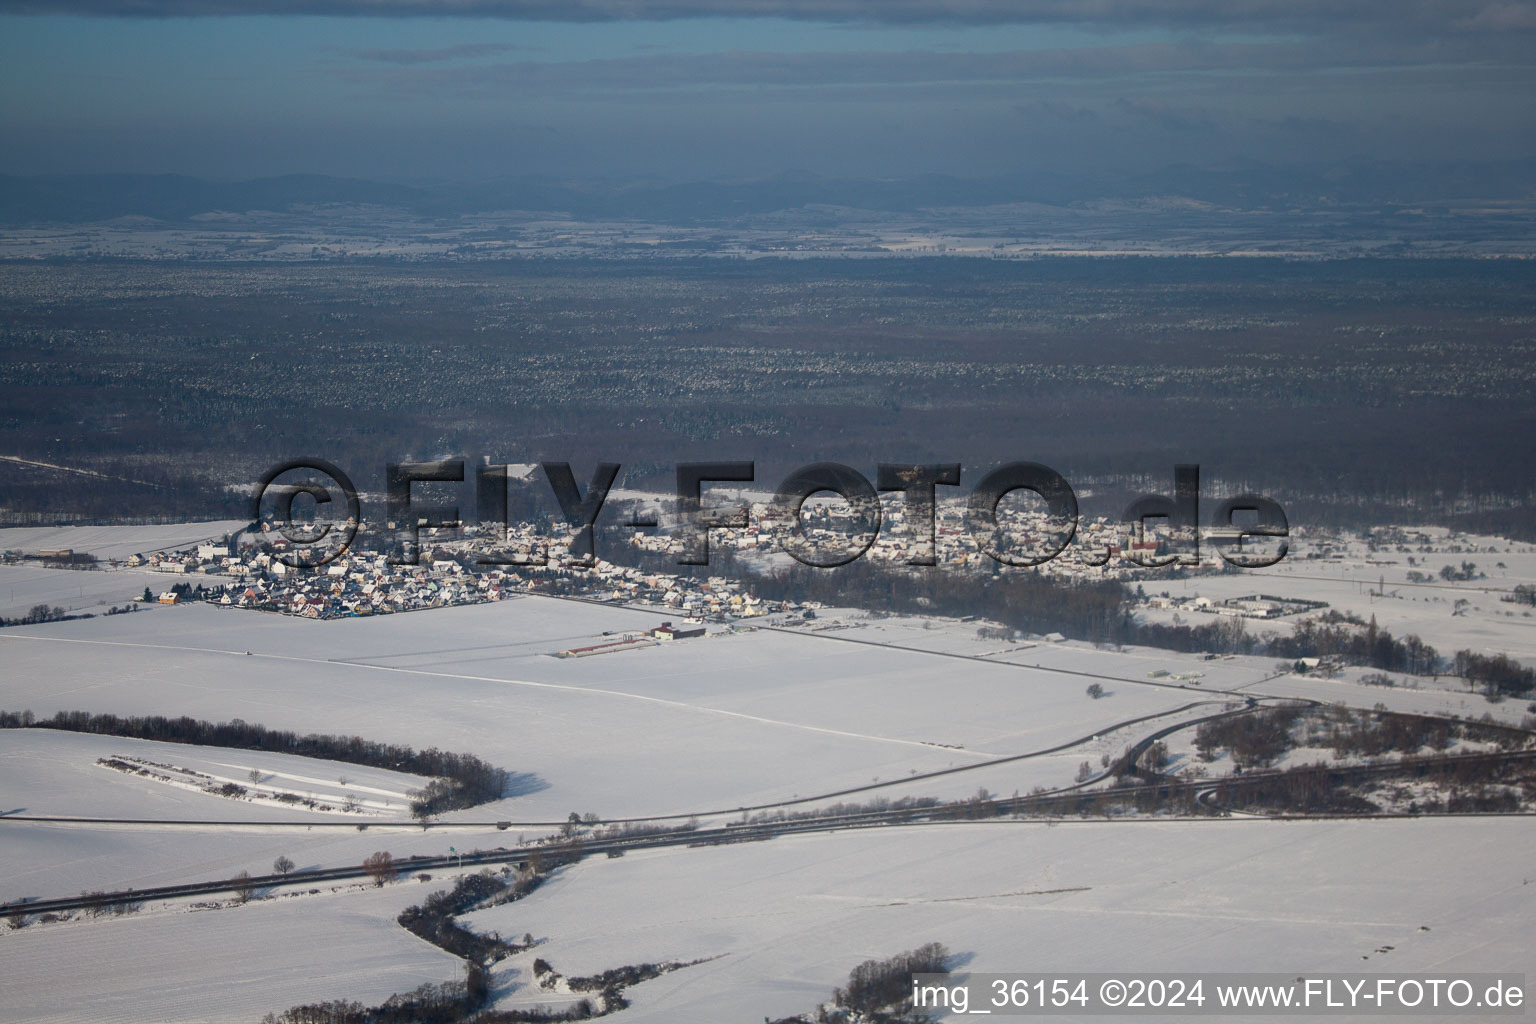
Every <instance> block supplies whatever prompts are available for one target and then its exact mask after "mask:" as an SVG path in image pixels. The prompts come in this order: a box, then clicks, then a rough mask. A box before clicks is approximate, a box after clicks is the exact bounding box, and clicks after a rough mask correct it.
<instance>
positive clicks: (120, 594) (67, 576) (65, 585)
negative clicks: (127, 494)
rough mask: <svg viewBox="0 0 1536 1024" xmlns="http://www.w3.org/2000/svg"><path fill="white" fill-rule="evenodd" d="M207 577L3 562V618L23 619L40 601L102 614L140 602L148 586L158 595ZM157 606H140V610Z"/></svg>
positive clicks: (0, 570)
mask: <svg viewBox="0 0 1536 1024" xmlns="http://www.w3.org/2000/svg"><path fill="white" fill-rule="evenodd" d="M205 579H206V577H201V576H171V575H169V574H167V573H162V572H148V571H146V570H141V569H111V570H96V569H46V568H44V567H43V566H41V565H38V564H37V563H35V562H27V563H17V564H14V565H0V618H6V619H15V618H20V617H21V616H23V615H25V614H26V613H27V612H29V611H31V610H32V609H33V608H34V607H36V606H37V605H40V604H46V605H48V606H49V607H52V608H64V609H67V610H68V611H71V612H93V613H95V614H97V615H100V614H102V613H103V612H105V611H106V610H107V609H108V608H110V607H116V606H122V605H125V604H132V603H133V602H135V601H138V600H139V598H141V597H143V596H144V588H145V587H148V588H149V589H150V592H151V593H153V594H154V595H156V596H157V597H158V596H159V595H160V594H161V593H162V592H164V591H166V590H169V589H171V586H172V584H175V583H182V582H187V583H192V584H193V585H196V584H198V583H203V582H204V581H205ZM156 607H157V606H155V605H140V606H139V611H140V612H147V611H153V610H154V609H155V608H156ZM135 614H138V613H137V612H136V613H135Z"/></svg>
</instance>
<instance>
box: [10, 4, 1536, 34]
mask: <svg viewBox="0 0 1536 1024" xmlns="http://www.w3.org/2000/svg"><path fill="white" fill-rule="evenodd" d="M0 12H6V13H17V14H43V13H46V14H94V15H101V16H110V17H167V16H178V17H180V16H188V17H192V16H207V15H214V16H217V15H235V14H242V15H243V14H319V15H333V16H338V15H339V16H346V15H357V16H369V17H423V16H431V17H489V18H507V19H514V20H540V21H577V22H580V21H636V20H649V21H666V20H672V19H677V18H697V17H728V18H743V17H773V18H790V19H797V20H805V21H822V22H850V21H851V22H879V23H913V22H936V23H943V22H948V23H960V24H1028V23H1073V24H1091V25H1104V26H1141V25H1158V26H1173V27H1185V28H1198V27H1203V26H1210V27H1215V26H1234V27H1243V26H1266V27H1274V28H1289V29H1294V30H1299V31H1305V32H1312V31H1327V30H1330V29H1335V28H1350V27H1354V28H1377V29H1380V30H1383V31H1389V32H1394V33H1400V32H1417V33H1420V34H1423V33H1433V32H1445V31H1472V32H1483V31H1516V30H1533V29H1536V4H1533V3H1532V2H1531V0H0Z"/></svg>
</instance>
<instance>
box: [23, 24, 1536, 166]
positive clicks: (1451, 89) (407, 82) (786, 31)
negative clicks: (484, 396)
mask: <svg viewBox="0 0 1536 1024" xmlns="http://www.w3.org/2000/svg"><path fill="white" fill-rule="evenodd" d="M80 12H88V13H83V14H82V13H80ZM1533 72H1536V2H1515V0H1491V2H1490V0H1161V2H1158V0H671V2H652V0H448V2H436V3H434V2H426V0H354V2H325V0H265V2H256V3H232V2H224V0H212V2H202V0H86V2H84V3H79V2H68V3H66V2H62V0H61V2H52V3H50V2H31V0H0V171H5V172H9V173H25V174H30V173H49V172H104V171H133V172H155V173H159V172H176V173H187V174H197V175H204V176H210V177H220V178H243V177H253V176H261V175H269V174H284V173H296V172H297V173H326V174H344V175H355V176H359V177H369V178H383V179H398V180H412V179H422V178H438V179H461V180H477V179H483V178H489V177H496V176H502V175H519V174H527V173H553V174H559V175H579V176H583V177H604V176H615V177H628V176H632V175H649V176H657V177H661V178H668V179H692V178H702V177H718V176H764V175H771V174H777V173H781V172H789V171H807V172H811V173H816V174H825V175H860V176H906V175H912V174H921V173H930V172H941V173H949V174H957V175H963V176H993V175H999V174H1008V173H1013V172H1029V171H1033V170H1041V169H1044V170H1052V171H1058V172H1061V171H1065V172H1068V173H1072V172H1078V171H1083V170H1088V169H1103V168H1108V169H1112V170H1138V169H1149V168H1155V167H1161V166H1164V165H1168V164H1173V163H1182V162H1188V163H1194V164H1200V165H1218V166H1219V165H1229V164H1232V163H1234V162H1238V161H1245V160H1254V161H1263V162H1287V161H1295V160H1308V161H1342V160H1353V159H1385V160H1392V161H1398V160H1409V161H1418V160H1444V159H1461V158H1466V159H1470V160H1479V161H1481V160H1498V159H1508V158H1519V159H1530V158H1532V157H1533V156H1536V74H1533Z"/></svg>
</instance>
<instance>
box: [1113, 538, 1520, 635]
mask: <svg viewBox="0 0 1536 1024" xmlns="http://www.w3.org/2000/svg"><path fill="white" fill-rule="evenodd" d="M1429 532H1430V533H1433V534H1435V537H1434V538H1433V539H1432V542H1431V543H1428V544H1424V545H1411V544H1410V545H1404V546H1405V547H1409V548H1410V549H1411V550H1410V551H1406V552H1404V551H1397V550H1395V549H1393V550H1377V551H1370V550H1368V549H1367V548H1366V547H1365V545H1364V544H1362V543H1360V542H1358V541H1356V542H1355V543H1353V544H1349V545H1343V544H1340V545H1339V546H1338V548H1337V550H1336V551H1335V554H1336V555H1337V557H1329V558H1316V559H1309V558H1307V557H1305V556H1306V553H1307V551H1308V549H1309V543H1310V542H1309V541H1308V539H1307V538H1306V536H1305V535H1303V536H1301V537H1299V538H1298V539H1297V540H1296V541H1295V542H1294V543H1293V544H1292V553H1291V555H1290V556H1289V557H1287V558H1286V559H1285V560H1284V561H1282V562H1281V563H1280V564H1278V565H1275V566H1272V567H1271V568H1268V569H1258V570H1247V571H1244V572H1240V573H1232V574H1227V575H1220V576H1194V577H1190V578H1187V579H1182V580H1158V581H1156V582H1155V583H1149V584H1148V585H1147V587H1146V590H1147V592H1148V594H1161V593H1162V592H1164V591H1167V593H1168V595H1169V596H1170V597H1172V598H1175V599H1193V598H1195V597H1208V598H1210V599H1211V600H1213V601H1222V600H1227V599H1229V598H1235V597H1246V596H1248V595H1251V594H1273V595H1276V596H1279V597H1292V598H1302V599H1305V600H1312V601H1326V602H1328V605H1329V607H1330V608H1334V609H1337V610H1338V611H1340V612H1347V613H1351V614H1354V615H1357V616H1359V617H1360V618H1361V619H1363V620H1369V619H1370V618H1371V616H1373V615H1374V616H1375V617H1376V623H1377V625H1378V626H1379V627H1380V628H1382V629H1384V630H1387V631H1388V632H1390V633H1391V634H1392V635H1393V636H1395V637H1397V638H1399V639H1401V638H1402V637H1405V636H1408V635H1409V634H1417V635H1418V636H1419V638H1420V639H1422V640H1424V641H1425V642H1426V643H1428V644H1430V645H1431V646H1433V647H1435V648H1436V649H1437V650H1439V652H1440V654H1441V655H1442V656H1445V657H1450V656H1451V655H1454V654H1455V653H1456V652H1457V651H1459V650H1462V649H1463V648H1467V649H1470V650H1472V651H1473V652H1474V653H1476V654H1501V653H1502V654H1508V655H1509V656H1510V657H1512V658H1516V659H1518V660H1520V661H1525V662H1531V661H1536V609H1532V608H1531V607H1530V606H1529V605H1520V604H1515V603H1512V602H1508V601H1504V600H1501V598H1502V597H1503V596H1504V595H1506V594H1508V593H1509V592H1510V591H1512V590H1513V589H1514V588H1515V587H1516V586H1519V585H1521V584H1524V585H1531V584H1536V547H1533V546H1532V545H1530V544H1525V543H1519V542H1514V541H1508V540H1503V539H1502V538H1498V537H1482V536H1475V535H1467V536H1459V537H1457V538H1455V539H1454V540H1452V539H1451V538H1448V537H1443V536H1440V535H1442V534H1444V532H1445V531H1443V530H1442V531H1429ZM1310 546H1311V547H1312V549H1313V550H1316V548H1317V545H1316V544H1315V543H1311V544H1310ZM1420 547H1427V548H1429V549H1430V550H1428V551H1423V550H1419V548H1420ZM1409 559H1412V562H1410V561H1409ZM1463 562H1471V563H1472V564H1473V565H1475V566H1476V573H1478V574H1483V575H1480V576H1479V577H1478V578H1475V579H1471V580H1466V581H1447V580H1443V579H1441V578H1440V571H1441V570H1442V569H1443V568H1445V567H1447V566H1449V567H1451V568H1452V569H1459V568H1460V567H1461V565H1462V563H1463ZM1410 572H1416V573H1420V574H1423V575H1427V576H1430V577H1433V582H1430V583H1411V582H1409V581H1408V574H1409V573H1410ZM1458 601H1465V602H1467V603H1466V605H1465V606H1461V607H1458V605H1457V602H1458ZM1140 614H1142V615H1143V616H1144V617H1145V618H1146V619H1148V620H1149V621H1154V622H1171V621H1172V620H1173V616H1174V615H1175V614H1176V613H1175V612H1174V611H1171V610H1166V609H1163V610H1159V609H1141V610H1140ZM1181 618H1182V619H1183V620H1184V621H1185V622H1186V623H1189V624H1191V625H1199V624H1202V623H1207V622H1211V621H1214V617H1213V616H1211V615H1208V614H1201V613H1195V614H1188V613H1186V614H1183V615H1182V616H1181ZM1243 621H1244V624H1245V625H1246V626H1247V628H1248V631H1249V632H1250V633H1253V634H1254V635H1261V634H1262V633H1264V632H1265V631H1266V630H1272V631H1274V632H1277V633H1282V634H1285V633H1289V632H1290V631H1291V628H1292V626H1293V625H1294V623H1295V621H1296V618H1295V617H1289V616H1288V617H1286V618H1282V619H1275V620H1272V621H1263V620H1253V619H1245V620H1243Z"/></svg>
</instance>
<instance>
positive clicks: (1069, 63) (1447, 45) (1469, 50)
mask: <svg viewBox="0 0 1536 1024" xmlns="http://www.w3.org/2000/svg"><path fill="white" fill-rule="evenodd" d="M1495 55H1497V56H1499V57H1500V58H1501V59H1502V60H1503V61H1504V62H1505V63H1506V64H1507V65H1508V66H1509V69H1508V71H1507V73H1508V74H1513V75H1517V76H1522V77H1528V76H1529V73H1530V71H1531V70H1532V64H1533V62H1536V55H1533V54H1532V52H1531V51H1530V49H1529V48H1528V47H1525V46H1523V45H1521V44H1520V41H1519V40H1518V39H1514V38H1510V39H1507V40H1504V41H1502V42H1498V43H1491V44H1487V45H1479V46H1474V45H1471V44H1470V43H1468V42H1463V43H1461V44H1456V43H1452V42H1435V43H1401V42H1389V41H1385V40H1379V39H1378V40H1370V41H1358V42H1343V41H1330V40H1314V41H1308V42H1277V43H1203V42H1198V41H1196V42H1180V43H1142V44H1133V45H1126V46H1102V47H1080V48H1070V49H1049V50H1017V51H1009V52H1004V53H934V52H927V51H913V52H901V53H897V52H877V51H864V52H842V53H740V52H728V53H713V54H698V55H679V56H637V57H623V58H613V59H605V60H587V61H569V62H547V61H514V62H506V63H494V64H476V65H470V66H445V67H444V66H439V67H428V66H420V67H414V66H413V67H405V66H401V67H398V68H390V69H387V70H386V69H383V68H356V67H353V68H342V69H339V73H340V74H342V75H344V76H346V77H349V78H351V79H353V80H355V81H357V82H359V83H363V84H368V85H373V86H389V85H398V86H402V87H408V88H411V89H413V90H414V89H418V88H422V87H428V88H430V87H437V88H441V89H449V90H452V89H465V90H477V89H517V90H519V91H521V92H523V93H527V94H534V93H540V92H545V93H548V92H559V93H569V94H581V93H593V92H607V91H615V90H618V91H633V90H640V91H657V90H677V89H702V88H715V87H759V88H784V89H806V88H812V89H814V88H822V87H828V86H854V87H859V86H898V85H933V84H939V83H978V84H979V83H1002V84H1014V83H1024V82H1038V81H1045V80H1050V79H1093V80H1098V81H1113V80H1115V79H1117V78H1129V77H1134V76H1145V75H1154V74H1167V73H1207V72H1225V73H1228V74H1230V75H1247V74H1253V73H1265V72H1269V73H1280V74H1284V73H1295V72H1305V71H1314V70H1322V69H1341V68H1353V69H1360V68H1371V69H1381V68H1394V67H1395V68H1421V67H1433V68H1435V69H1436V70H1437V73H1447V72H1449V70H1450V69H1451V68H1453V67H1456V66H1458V65H1460V66H1461V67H1462V68H1464V69H1468V70H1470V69H1472V68H1478V69H1483V70H1484V71H1486V68H1485V67H1484V65H1485V62H1486V61H1487V60H1489V59H1490V57H1491V56H1495ZM1122 109H1123V108H1122ZM1042 112H1046V111H1042ZM1124 112H1125V113H1128V114H1137V115H1140V116H1143V117H1151V116H1152V115H1153V114H1154V111H1152V110H1125V111H1124ZM1053 113H1055V114H1056V115H1057V116H1059V115H1060V114H1061V113H1062V112H1061V111H1056V112H1053Z"/></svg>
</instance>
